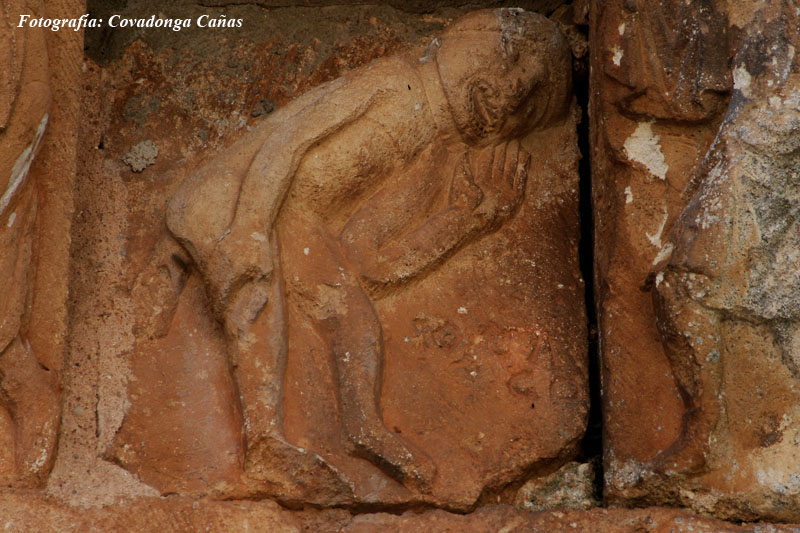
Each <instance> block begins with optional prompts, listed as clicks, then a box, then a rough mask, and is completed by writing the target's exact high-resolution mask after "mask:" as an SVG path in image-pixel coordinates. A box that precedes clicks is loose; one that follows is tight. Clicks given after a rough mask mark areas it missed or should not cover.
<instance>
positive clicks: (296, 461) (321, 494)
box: [245, 434, 354, 505]
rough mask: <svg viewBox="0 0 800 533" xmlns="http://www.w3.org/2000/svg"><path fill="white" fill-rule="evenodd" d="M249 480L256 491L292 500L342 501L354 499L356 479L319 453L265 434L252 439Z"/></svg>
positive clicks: (252, 489)
mask: <svg viewBox="0 0 800 533" xmlns="http://www.w3.org/2000/svg"><path fill="white" fill-rule="evenodd" d="M245 477H246V481H245V484H246V485H247V486H248V488H249V489H250V490H251V492H255V493H269V495H272V496H276V497H278V498H282V499H286V500H290V501H295V500H296V501H304V502H309V503H317V504H325V505H331V504H340V503H347V502H348V501H351V500H352V497H353V490H354V488H353V486H352V483H351V482H350V481H349V480H347V479H346V478H345V476H344V475H343V474H342V473H341V472H340V471H339V470H338V469H337V468H336V467H335V466H333V465H332V464H330V463H329V462H328V461H326V460H325V459H323V458H322V457H320V456H319V455H318V454H316V453H314V452H312V451H309V450H305V449H303V448H299V447H297V446H294V445H293V444H290V443H289V442H286V440H285V439H284V438H283V437H281V436H279V435H276V434H265V435H261V436H259V437H257V438H256V439H254V441H252V442H251V443H249V445H248V449H247V459H246V460H245Z"/></svg>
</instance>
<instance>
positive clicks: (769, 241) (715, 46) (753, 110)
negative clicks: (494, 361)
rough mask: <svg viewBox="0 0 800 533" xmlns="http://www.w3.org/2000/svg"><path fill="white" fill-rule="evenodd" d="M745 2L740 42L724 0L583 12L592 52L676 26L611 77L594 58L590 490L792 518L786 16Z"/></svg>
mask: <svg viewBox="0 0 800 533" xmlns="http://www.w3.org/2000/svg"><path fill="white" fill-rule="evenodd" d="M750 7H751V8H752V10H753V11H752V15H751V18H750V19H749V21H748V22H746V23H745V22H743V19H742V15H741V13H738V14H737V15H736V17H737V20H738V22H737V25H738V26H739V28H737V29H729V28H728V26H727V13H728V6H727V5H726V4H725V3H722V2H718V3H714V2H685V3H683V4H681V6H680V7H678V6H677V5H673V6H666V5H661V6H655V5H649V6H647V7H645V6H643V5H642V6H639V5H638V4H637V3H626V4H625V6H623V7H622V8H621V9H619V10H615V9H614V8H612V7H610V6H607V5H606V6H604V7H598V9H597V11H596V13H595V14H596V16H597V17H598V18H597V19H595V20H596V24H597V25H598V27H599V28H601V31H598V32H597V33H596V35H597V36H598V37H597V38H598V41H597V46H599V47H601V48H603V49H609V48H611V47H612V46H623V47H625V46H626V45H628V46H633V45H634V44H635V43H639V44H641V43H642V42H643V41H641V40H637V39H641V38H640V37H635V36H636V35H637V33H638V32H643V31H647V32H655V33H654V35H660V34H659V33H658V31H659V30H658V26H656V25H655V23H653V22H652V21H653V20H657V19H658V20H674V21H675V22H674V23H671V24H674V25H676V26H678V28H679V31H678V32H677V34H676V36H675V37H674V40H673V41H671V42H668V41H664V42H660V41H658V40H656V41H655V43H654V45H655V46H656V47H657V48H658V51H657V52H656V51H655V49H654V51H653V53H652V54H646V55H644V56H640V57H639V58H632V59H631V60H630V61H628V62H625V61H623V63H622V65H621V66H622V67H624V69H620V68H618V67H620V65H618V64H616V62H615V61H614V60H613V58H604V57H603V56H602V55H601V54H598V55H597V56H595V59H596V61H597V62H596V63H595V67H596V71H595V72H597V75H596V77H595V84H596V89H595V90H596V91H597V93H596V94H597V95H598V96H597V97H596V98H595V100H594V102H593V106H594V107H593V109H594V112H595V113H601V114H602V115H603V116H605V117H606V119H605V121H604V122H603V123H601V125H600V127H599V129H598V132H597V135H596V138H595V140H596V142H595V145H594V147H593V150H594V154H595V159H594V165H595V166H594V173H595V175H596V176H601V179H600V180H599V182H597V181H596V182H597V183H599V186H598V187H597V188H596V189H595V191H594V196H595V208H596V214H595V216H596V220H597V221H598V226H597V228H598V242H597V259H598V261H597V281H598V284H599V285H598V289H599V293H598V300H599V304H600V333H601V346H602V357H603V366H604V376H603V379H604V391H603V393H604V411H605V416H604V419H605V422H606V431H607V435H608V439H607V441H606V444H605V470H606V478H605V486H606V493H605V494H606V496H607V497H609V499H610V500H611V501H618V502H625V501H631V500H634V499H635V500H637V501H642V500H643V501H650V502H656V501H657V502H660V503H663V502H667V501H671V502H675V503H679V504H681V505H685V506H689V507H693V508H695V509H698V510H702V511H703V512H709V513H714V514H717V515H718V516H722V517H728V518H740V519H741V518H743V519H753V518H757V517H766V518H770V519H780V520H794V519H796V518H797V516H798V515H797V514H796V512H795V511H793V509H795V508H797V503H796V501H797V497H798V490H799V489H800V487H797V486H796V485H797V484H796V482H795V478H797V476H798V472H797V469H796V464H797V463H796V460H797V452H796V442H797V441H796V437H795V434H796V433H795V431H796V430H795V428H796V422H795V419H796V416H797V414H796V412H795V407H794V406H795V405H796V404H797V398H796V396H795V394H796V393H795V392H794V391H795V388H796V385H797V382H796V379H797V378H796V374H795V372H796V371H795V370H794V368H795V367H794V365H795V351H796V349H797V348H796V346H795V344H794V339H795V335H794V333H793V331H794V327H793V325H792V324H793V322H794V319H795V318H794V316H795V315H794V309H795V307H796V301H795V300H796V299H797V297H796V295H797V289H796V286H797V281H796V278H797V275H796V268H795V266H792V267H789V266H788V265H790V264H792V265H795V262H794V261H795V256H796V250H797V246H798V244H800V243H798V242H795V241H796V239H795V238H794V234H795V233H796V232H795V231H794V229H793V225H794V216H793V213H794V210H795V207H794V196H795V189H796V184H794V179H793V178H792V177H790V176H791V175H792V171H789V170H788V169H789V168H796V167H797V165H798V163H799V162H798V161H796V160H795V156H793V155H792V154H793V153H794V150H796V148H797V146H798V143H799V141H797V139H798V138H800V137H798V132H800V128H798V126H797V107H796V99H797V98H796V95H797V94H798V86H797V82H795V81H794V79H795V77H796V74H794V73H795V72H797V70H798V68H797V65H796V60H795V58H794V52H793V51H794V48H795V47H796V46H797V43H796V41H797V36H796V32H795V30H794V29H795V28H796V27H797V21H796V19H797V16H798V14H797V12H796V11H795V10H794V9H793V8H789V7H787V6H783V7H780V6H778V5H777V4H770V3H767V2H765V3H755V4H751V6H750ZM645 15H646V16H645ZM648 21H649V22H648ZM623 24H624V32H623V31H619V28H620V27H621V26H622V25H623ZM693 28H695V29H697V30H699V31H695V30H694V29H693ZM739 30H741V33H739ZM682 32H685V33H682ZM628 39H630V40H628ZM677 43H682V44H683V46H681V47H679V48H672V46H674V45H675V44H677ZM765 43H770V44H765ZM639 44H635V47H634V48H630V49H629V48H626V49H625V50H626V51H625V55H626V59H627V58H628V56H629V54H631V53H635V52H637V51H638V50H640V48H639ZM645 46H649V45H645ZM767 50H769V51H768V52H767ZM729 57H730V58H731V59H730V64H731V68H730V71H729V70H728V67H727V66H726V64H727V63H728V62H729V60H728V58H729ZM677 61H679V62H680V68H679V69H678V68H677V67H678V64H677V63H676V62H677ZM659 63H661V64H663V71H664V73H665V77H664V78H661V77H660V76H653V75H652V73H653V72H655V70H653V67H654V66H655V65H656V64H659ZM601 71H602V74H600V72H601ZM692 72H696V73H698V75H697V76H693V77H690V76H688V75H687V74H688V73H692ZM671 76H672V77H671ZM619 82H623V84H622V85H619ZM727 91H732V92H731V99H730V102H729V105H728V107H725V106H724V104H725V102H726V99H727V98H726V93H727ZM689 95H691V97H689ZM602 110H606V111H602ZM628 132H631V133H628ZM620 133H621V135H620ZM689 140H691V141H692V142H693V143H694V144H693V145H690V144H689V143H688V141H689ZM620 147H621V148H622V152H621V153H620V151H619V148H620ZM625 158H626V159H627V160H628V161H632V162H633V164H630V163H626V161H625ZM638 164H641V166H637V165H638ZM642 167H644V168H642ZM595 180H597V178H595ZM660 180H664V182H665V183H664V185H665V186H666V187H665V186H662V185H661V184H659V183H658V182H659V181H660ZM610 228H614V230H613V231H610ZM642 236H643V237H644V239H642ZM651 296H652V298H653V302H652V303H651V302H650V301H648V300H649V299H650V298H651ZM631 332H635V333H634V335H631ZM645 391H646V393H645Z"/></svg>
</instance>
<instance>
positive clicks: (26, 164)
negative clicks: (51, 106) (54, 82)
mask: <svg viewBox="0 0 800 533" xmlns="http://www.w3.org/2000/svg"><path fill="white" fill-rule="evenodd" d="M49 118H50V115H48V114H47V113H45V114H44V115H43V116H42V120H40V121H39V126H38V127H37V128H36V135H35V136H34V138H33V142H32V143H31V144H30V145H28V147H27V148H25V149H24V150H23V151H22V153H21V154H20V155H19V157H18V158H17V160H16V161H15V162H14V166H13V167H12V168H11V178H10V179H9V181H8V187H7V188H6V191H5V192H4V193H3V196H1V197H0V214H2V213H3V211H5V210H6V207H8V204H9V203H10V202H11V197H12V196H13V195H14V193H15V192H16V191H17V189H18V188H19V186H20V185H22V183H23V182H24V181H25V178H26V177H27V176H28V171H29V170H30V169H31V163H33V157H34V156H35V155H36V149H37V148H38V147H39V142H40V141H41V140H42V136H43V135H44V130H45V129H46V128H47V120H48V119H49Z"/></svg>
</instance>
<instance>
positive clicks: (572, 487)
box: [514, 462, 598, 511]
mask: <svg viewBox="0 0 800 533" xmlns="http://www.w3.org/2000/svg"><path fill="white" fill-rule="evenodd" d="M595 487H596V485H595V471H594V465H593V464H592V463H576V462H571V463H567V464H565V465H564V466H562V467H561V468H559V469H558V470H556V471H555V472H553V473H552V474H550V475H549V476H544V477H541V478H534V479H531V480H530V481H528V482H527V483H525V484H524V485H523V486H522V488H520V489H519V492H517V496H516V497H515V499H514V505H516V506H517V507H519V508H520V509H523V510H526V511H544V510H547V509H556V508H559V507H565V508H569V509H591V508H592V507H596V506H597V505H598V500H597V495H596V494H595Z"/></svg>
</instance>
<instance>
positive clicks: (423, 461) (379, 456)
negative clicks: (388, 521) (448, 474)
mask: <svg viewBox="0 0 800 533" xmlns="http://www.w3.org/2000/svg"><path fill="white" fill-rule="evenodd" d="M345 438H346V440H347V442H348V447H349V448H350V452H351V453H352V454H353V455H356V456H358V457H363V458H364V459H367V460H368V461H370V462H372V463H374V464H375V465H376V466H378V467H379V468H380V469H381V470H383V471H384V472H386V473H387V474H388V475H390V476H391V477H393V478H394V479H396V480H398V481H400V482H401V483H403V484H404V485H406V486H407V487H409V488H412V489H415V490H418V491H420V492H425V493H428V492H430V490H431V487H432V486H433V480H434V478H435V477H436V465H435V464H434V463H433V461H431V459H430V458H429V457H428V456H427V455H426V454H424V453H423V452H421V451H419V450H417V449H416V448H415V447H413V445H412V444H411V443H409V442H408V441H406V440H405V439H404V438H402V437H400V436H399V435H397V434H395V433H392V432H391V431H389V430H388V429H387V428H386V426H384V425H383V424H382V423H381V424H380V425H379V426H377V427H373V428H370V429H367V428H360V429H359V430H358V431H356V432H346V435H345Z"/></svg>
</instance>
